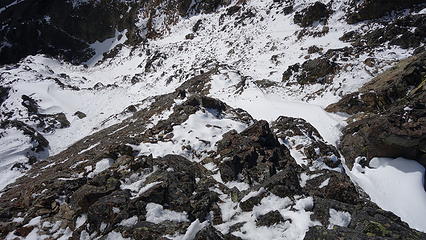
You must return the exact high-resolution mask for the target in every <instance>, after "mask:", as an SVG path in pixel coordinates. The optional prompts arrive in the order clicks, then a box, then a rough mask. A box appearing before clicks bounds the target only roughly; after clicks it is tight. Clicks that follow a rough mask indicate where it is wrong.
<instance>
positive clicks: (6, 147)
mask: <svg viewBox="0 0 426 240" xmlns="http://www.w3.org/2000/svg"><path fill="white" fill-rule="evenodd" d="M32 147H33V146H32V144H31V139H30V138H29V137H27V136H25V135H24V134H23V133H22V132H21V131H19V130H17V129H15V128H11V129H6V130H0V176H1V181H0V191H1V190H3V189H4V188H5V187H6V186H7V185H9V184H10V183H13V182H14V181H15V179H16V178H18V177H20V176H22V175H23V174H24V173H23V172H21V171H19V170H17V169H13V170H12V166H13V165H14V164H16V163H26V162H27V161H28V158H27V157H26V153H27V152H28V151H29V150H30V149H31V148H32Z"/></svg>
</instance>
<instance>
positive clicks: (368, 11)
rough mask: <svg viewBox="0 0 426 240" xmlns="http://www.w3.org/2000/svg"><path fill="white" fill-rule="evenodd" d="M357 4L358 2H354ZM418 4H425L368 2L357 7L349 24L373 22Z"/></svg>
mask: <svg viewBox="0 0 426 240" xmlns="http://www.w3.org/2000/svg"><path fill="white" fill-rule="evenodd" d="M354 2H355V3H356V2H357V1H354ZM416 4H424V1H422V0H393V1H387V0H367V1H363V2H362V3H361V4H359V5H358V6H356V7H355V11H353V12H352V13H351V14H349V16H348V18H347V22H348V23H357V22H360V21H364V20H372V19H376V18H380V17H383V16H385V15H386V14H389V13H391V12H392V11H396V10H402V9H404V8H409V7H412V6H414V5H416Z"/></svg>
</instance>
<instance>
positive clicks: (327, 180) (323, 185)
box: [318, 178, 330, 188]
mask: <svg viewBox="0 0 426 240" xmlns="http://www.w3.org/2000/svg"><path fill="white" fill-rule="evenodd" d="M329 182H330V178H327V179H326V180H324V182H322V183H321V184H320V186H319V187H318V188H323V187H325V186H327V185H328V183H329Z"/></svg>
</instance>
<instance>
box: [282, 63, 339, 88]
mask: <svg viewBox="0 0 426 240" xmlns="http://www.w3.org/2000/svg"><path fill="white" fill-rule="evenodd" d="M337 70H338V65H337V64H336V63H334V62H333V61H332V60H329V59H326V58H316V59H312V60H307V61H306V62H304V63H303V64H302V65H300V64H295V65H292V66H290V67H288V69H287V70H286V71H285V72H284V73H283V77H282V80H283V81H284V82H286V81H288V80H289V79H290V77H291V76H293V78H294V79H295V80H296V81H297V83H299V84H314V83H326V82H330V80H331V79H332V77H333V74H335V73H336V71H337Z"/></svg>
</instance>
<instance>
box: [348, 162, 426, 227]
mask: <svg viewBox="0 0 426 240" xmlns="http://www.w3.org/2000/svg"><path fill="white" fill-rule="evenodd" d="M349 176H350V177H351V178H352V180H353V181H355V182H356V183H357V184H358V185H359V186H361V187H362V189H363V190H364V191H365V192H366V193H367V194H368V195H369V196H370V198H371V200H372V201H373V202H375V203H376V204H377V205H379V207H381V208H383V209H384V210H388V211H392V212H393V213H395V214H396V215H398V216H399V217H401V219H402V220H403V221H405V222H407V223H408V225H409V226H410V227H412V228H415V229H417V230H419V231H423V232H426V222H425V221H424V216H425V214H426V192H425V190H424V187H423V185H424V177H425V169H424V167H423V166H422V165H420V164H419V163H418V162H416V161H413V160H408V159H404V158H396V159H391V158H373V159H372V160H371V162H370V167H366V168H362V167H361V165H359V164H358V163H355V165H354V167H353V169H352V171H350V173H349Z"/></svg>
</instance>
